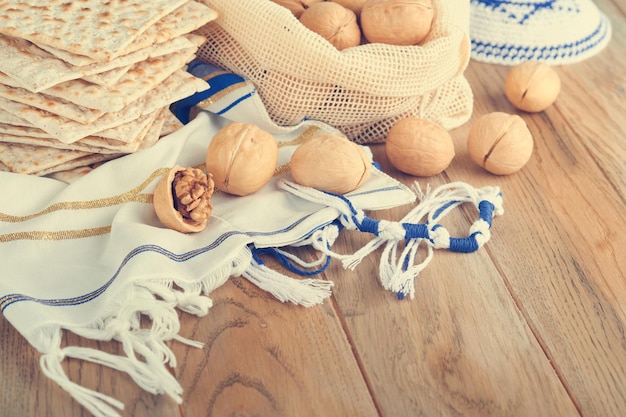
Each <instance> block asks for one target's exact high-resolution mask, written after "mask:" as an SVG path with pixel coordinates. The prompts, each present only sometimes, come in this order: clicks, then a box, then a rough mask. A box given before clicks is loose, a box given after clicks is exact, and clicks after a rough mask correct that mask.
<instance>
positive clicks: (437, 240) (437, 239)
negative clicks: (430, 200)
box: [428, 224, 450, 249]
mask: <svg viewBox="0 0 626 417" xmlns="http://www.w3.org/2000/svg"><path fill="white" fill-rule="evenodd" d="M428 234H429V236H430V241H431V242H432V244H433V247H434V248H435V249H448V248H449V247H450V232H448V229H446V228H445V227H443V226H442V225H440V224H435V225H434V226H433V227H432V228H431V229H430V231H429V233H428Z"/></svg>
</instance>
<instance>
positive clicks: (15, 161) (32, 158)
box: [0, 143, 89, 174]
mask: <svg viewBox="0 0 626 417" xmlns="http://www.w3.org/2000/svg"><path fill="white" fill-rule="evenodd" d="M86 155H89V152H83V151H70V150H66V149H55V148H49V147H44V146H34V145H24V144H20V143H0V161H2V163H4V164H5V165H6V166H7V167H8V168H9V171H11V172H15V173H18V174H33V173H35V172H37V171H41V170H46V169H49V168H52V167H54V166H57V165H59V164H62V163H65V162H67V161H71V160H72V159H76V158H80V157H82V156H86Z"/></svg>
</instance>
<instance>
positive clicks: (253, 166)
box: [205, 122, 278, 196]
mask: <svg viewBox="0 0 626 417" xmlns="http://www.w3.org/2000/svg"><path fill="white" fill-rule="evenodd" d="M205 161H206V169H207V171H208V172H210V173H211V174H212V175H213V179H214V181H215V186H216V187H217V189H218V190H220V191H223V192H225V193H228V194H232V195H238V196H245V195H248V194H252V193H254V192H257V191H259V190H260V189H261V188H263V187H264V186H265V185H266V184H267V183H268V182H269V181H270V180H271V179H272V177H273V176H274V171H275V170H276V165H277V164H278V143H277V142H276V139H274V136H273V135H272V134H271V133H269V132H267V131H265V130H263V129H261V128H260V127H258V126H256V125H255V124H252V123H244V122H231V123H229V124H228V125H226V126H224V127H223V128H221V129H220V130H219V131H218V132H217V133H216V134H215V135H214V136H213V139H212V140H211V143H210V144H209V147H208V149H207V153H206V158H205Z"/></svg>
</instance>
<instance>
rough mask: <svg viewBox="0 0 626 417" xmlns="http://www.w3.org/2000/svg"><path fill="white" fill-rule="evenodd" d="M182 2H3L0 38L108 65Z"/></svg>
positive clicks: (133, 0) (128, 0)
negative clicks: (23, 42)
mask: <svg viewBox="0 0 626 417" xmlns="http://www.w3.org/2000/svg"><path fill="white" fill-rule="evenodd" d="M187 1H188V0H150V1H145V0H125V1H116V2H103V1H97V0H82V1H74V2H69V1H67V0H30V1H29V2H24V1H22V0H7V1H4V2H1V3H0V33H2V34H5V35H7V36H12V37H15V38H21V39H27V40H29V41H31V42H34V43H38V44H42V45H50V46H52V47H55V48H58V49H61V50H64V51H68V52H71V53H73V54H77V55H85V56H88V57H91V58H94V59H97V60H99V61H108V60H111V59H113V58H115V57H116V56H119V55H121V54H122V53H123V52H124V50H125V49H126V48H127V47H128V46H129V45H130V44H131V43H132V42H133V41H134V40H135V39H137V37H138V36H139V35H141V34H142V33H143V32H144V31H145V30H146V29H147V28H149V27H150V26H151V25H153V24H154V23H155V22H157V21H158V20H159V19H161V18H162V17H163V16H165V15H167V14H168V13H171V12H172V11H174V10H175V9H177V8H178V7H180V6H181V5H183V4H184V3H186V2H187Z"/></svg>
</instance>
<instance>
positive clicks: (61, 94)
mask: <svg viewBox="0 0 626 417" xmlns="http://www.w3.org/2000/svg"><path fill="white" fill-rule="evenodd" d="M196 50H197V48H196V47H195V46H193V47H191V48H186V49H184V50H181V51H179V52H174V53H171V54H167V55H164V56H158V57H155V58H148V59H147V60H145V61H142V62H138V63H136V64H135V65H133V67H132V68H131V69H130V70H128V71H127V72H126V74H124V75H123V76H122V78H121V79H120V81H119V82H118V83H117V84H115V86H113V87H103V86H101V85H97V84H92V83H89V82H87V81H85V80H82V79H78V80H71V81H66V82H64V83H61V84H57V85H55V86H54V87H51V88H48V89H46V90H43V91H42V93H43V94H47V95H49V96H53V97H58V98H61V99H64V100H67V101H70V102H72V103H75V104H78V105H79V106H84V107H88V108H91V109H96V110H102V111H104V112H117V111H120V110H122V109H123V108H124V107H125V106H127V105H128V104H129V103H131V102H133V101H135V100H137V99H138V98H139V97H141V96H143V95H145V94H146V93H148V92H150V91H151V90H152V89H154V88H155V87H156V86H157V85H159V84H160V83H161V82H162V81H163V80H165V79H166V78H167V77H168V76H170V75H172V74H173V73H174V72H176V71H177V70H179V69H180V68H181V67H183V66H184V65H185V64H186V63H187V62H189V61H190V60H191V59H193V57H194V56H195V52H196Z"/></svg>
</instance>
